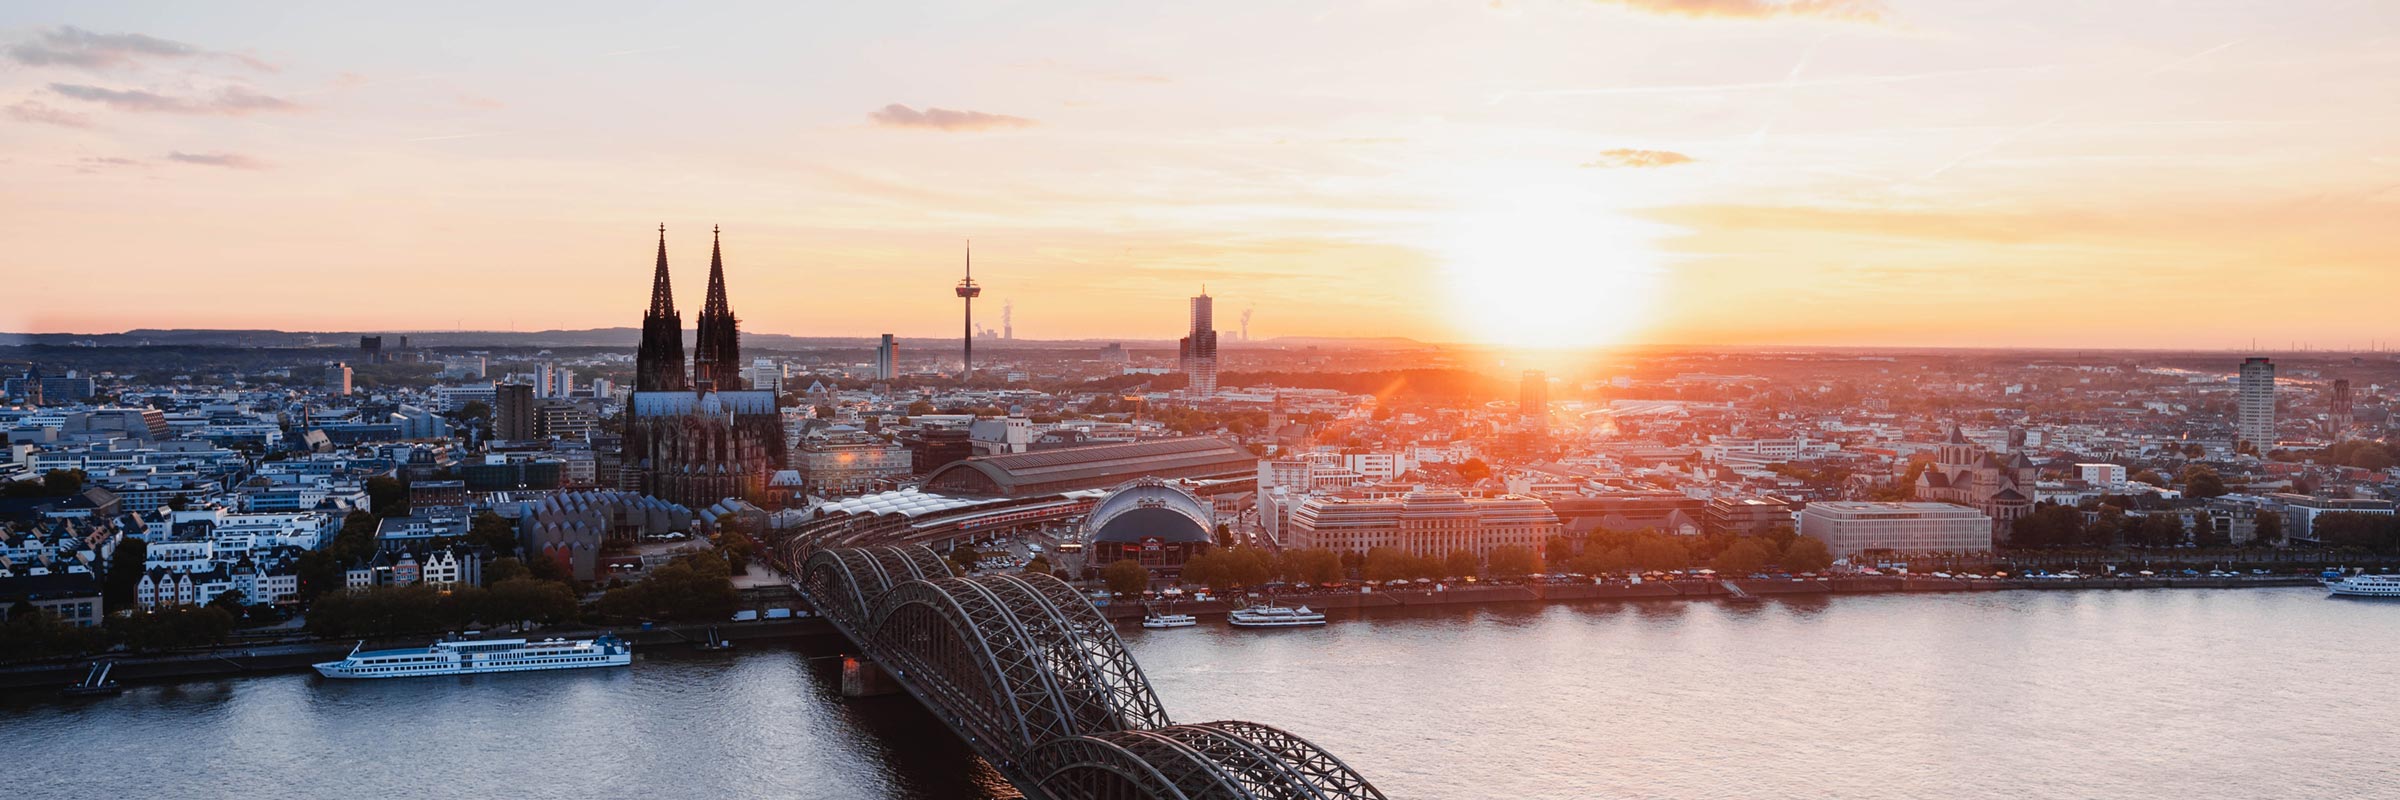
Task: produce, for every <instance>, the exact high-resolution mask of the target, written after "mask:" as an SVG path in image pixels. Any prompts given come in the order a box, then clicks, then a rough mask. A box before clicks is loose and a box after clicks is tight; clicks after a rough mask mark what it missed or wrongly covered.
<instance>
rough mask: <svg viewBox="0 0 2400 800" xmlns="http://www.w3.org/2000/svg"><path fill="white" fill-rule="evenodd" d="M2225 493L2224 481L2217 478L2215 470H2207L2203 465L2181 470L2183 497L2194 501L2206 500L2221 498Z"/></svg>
mask: <svg viewBox="0 0 2400 800" xmlns="http://www.w3.org/2000/svg"><path fill="white" fill-rule="evenodd" d="M2225 492H2226V489H2225V479H2224V478H2222V477H2219V476H2218V475H2217V471H2216V470H2213V469H2209V468H2208V466H2207V465H2205V464H2193V465H2191V466H2188V467H2184V468H2183V496H2185V497H2189V498H2192V499H2195V500H2206V499H2209V498H2212V497H2222V496H2224V495H2225Z"/></svg>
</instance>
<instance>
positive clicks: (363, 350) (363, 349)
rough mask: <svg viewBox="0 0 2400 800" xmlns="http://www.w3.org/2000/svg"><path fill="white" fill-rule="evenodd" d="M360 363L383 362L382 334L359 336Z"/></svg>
mask: <svg viewBox="0 0 2400 800" xmlns="http://www.w3.org/2000/svg"><path fill="white" fill-rule="evenodd" d="M358 363H361V364H381V363H383V337H381V336H361V337H358Z"/></svg>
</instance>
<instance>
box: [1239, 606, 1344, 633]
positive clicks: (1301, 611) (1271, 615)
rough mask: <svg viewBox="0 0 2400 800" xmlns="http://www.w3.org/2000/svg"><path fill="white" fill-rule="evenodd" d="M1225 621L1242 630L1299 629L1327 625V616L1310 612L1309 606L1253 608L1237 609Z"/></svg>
mask: <svg viewBox="0 0 2400 800" xmlns="http://www.w3.org/2000/svg"><path fill="white" fill-rule="evenodd" d="M1225 620H1226V621H1227V622H1231V623H1233V625H1234V626H1235V627H1240V628H1299V627H1306V626H1310V625H1323V624H1325V615H1324V614H1323V613H1320V612H1317V611H1311V610H1309V608H1308V606H1301V607H1299V608H1286V607H1283V606H1252V607H1250V608H1237V609H1234V610H1233V613H1231V614H1228V615H1226V617H1225Z"/></svg>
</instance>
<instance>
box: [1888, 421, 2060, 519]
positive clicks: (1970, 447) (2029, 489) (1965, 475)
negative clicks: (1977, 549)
mask: <svg viewBox="0 0 2400 800" xmlns="http://www.w3.org/2000/svg"><path fill="white" fill-rule="evenodd" d="M2040 473H2041V470H2040V469H2038V468H2036V467H2035V466H2034V465H2033V460H2032V459H2029V458H2026V457H2025V454H2024V453H2022V452H2011V453H2009V454H2008V455H2006V456H2002V455H1997V454H1995V453H1993V452H1991V451H1989V450H1985V449H1983V447H1982V446H1980V445H1977V444H1975V443H1973V442H1969V441H1967V437H1966V436H1964V435H1962V434H1960V433H1959V431H1958V428H1957V427H1956V426H1952V427H1951V428H1950V440H1949V441H1946V442H1943V443H1942V446H1941V448H1940V449H1938V450H1936V451H1935V455H1934V460H1933V463H1931V464H1928V465H1926V467H1925V472H1924V474H1922V475H1919V476H1917V485H1916V496H1917V499H1919V500H1930V501H1934V502H1938V503H1953V504H1957V505H1962V506H1971V507H1973V508H1974V509H1975V510H1977V511H1981V512H1983V514H1984V516H1987V517H1991V518H1992V528H1993V529H1994V530H1995V531H1996V532H1999V533H2002V534H2006V533H2007V532H2008V529H2009V523H2011V522H2015V521H2016V520H2017V518H2018V517H2022V516H2025V515H2027V514H2031V513H2033V494H2034V482H2035V481H2036V480H2038V479H2039V478H2040Z"/></svg>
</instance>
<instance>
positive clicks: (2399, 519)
mask: <svg viewBox="0 0 2400 800" xmlns="http://www.w3.org/2000/svg"><path fill="white" fill-rule="evenodd" d="M2309 534H2310V535H2311V536H2314V537H2315V538H2316V540H2317V541H2320V542H2324V543H2325V545H2326V546H2328V547H2349V548H2356V549H2359V550H2367V551H2371V552H2376V553H2390V552H2393V551H2395V550H2400V516H2393V515H2391V514H2361V513H2358V512H2356V511H2334V512H2329V513H2325V514H2319V515H2317V518H2316V521H2314V522H2312V523H2310V524H2309Z"/></svg>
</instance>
